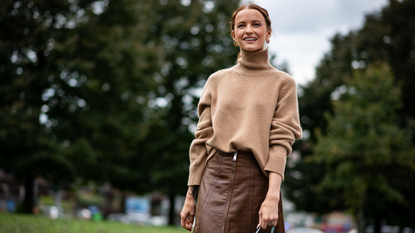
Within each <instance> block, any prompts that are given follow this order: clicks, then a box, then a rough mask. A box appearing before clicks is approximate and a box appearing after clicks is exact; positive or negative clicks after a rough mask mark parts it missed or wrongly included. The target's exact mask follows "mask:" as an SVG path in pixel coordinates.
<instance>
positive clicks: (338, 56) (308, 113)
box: [284, 0, 415, 226]
mask: <svg viewBox="0 0 415 233" xmlns="http://www.w3.org/2000/svg"><path fill="white" fill-rule="evenodd" d="M414 10H415V2H414V1H405V0H404V1H395V0H391V1H389V4H387V5H386V6H385V7H384V8H383V9H382V10H381V11H379V12H374V13H371V14H368V15H366V19H365V22H364V25H363V27H362V28H361V29H358V30H354V31H350V32H349V33H346V34H344V35H341V34H336V35H334V36H333V38H332V39H331V49H330V51H329V52H328V53H326V54H325V55H324V57H323V59H322V60H321V62H320V64H319V65H318V66H317V67H316V78H315V79H314V80H313V81H311V82H310V83H308V84H307V85H305V86H303V87H301V90H300V91H299V93H302V96H300V97H299V108H300V117H301V124H302V127H303V130H304V132H305V133H304V135H306V136H308V138H307V137H306V138H305V139H303V140H301V141H299V142H298V143H296V146H297V148H299V149H300V150H301V157H302V160H301V162H299V163H297V164H296V165H295V166H294V167H292V168H287V172H286V182H284V185H285V188H286V190H287V192H286V193H287V197H288V198H289V199H290V200H291V201H293V202H294V203H295V204H296V207H297V208H298V209H301V210H307V211H310V212H317V213H320V214H322V213H327V212H329V211H332V210H342V209H344V208H345V207H344V205H343V204H344V203H342V202H341V201H337V202H336V201H335V200H333V199H332V198H330V197H333V196H339V194H341V193H339V194H336V193H333V192H334V191H335V190H327V189H324V190H322V189H318V186H319V183H320V181H321V180H322V179H323V177H324V176H325V174H326V173H328V172H329V170H328V168H327V167H326V166H323V165H322V164H318V163H316V162H315V161H314V160H312V159H307V158H308V157H313V156H314V155H313V154H315V153H313V152H314V151H313V147H314V145H315V143H316V140H317V132H320V133H321V134H322V135H325V134H327V133H328V132H329V129H328V123H327V118H326V117H325V116H324V114H331V115H332V114H333V113H334V110H333V108H334V105H333V104H332V102H331V101H332V99H333V98H337V96H338V95H339V94H341V93H342V92H343V91H344V90H345V86H343V85H344V83H345V82H346V81H347V80H345V77H354V75H355V74H356V73H355V72H354V70H365V69H366V68H367V67H369V66H371V65H373V64H376V63H379V62H386V63H387V64H388V65H389V67H391V72H392V73H393V76H394V78H395V80H394V83H395V84H396V83H400V84H401V85H400V87H401V93H402V95H401V99H402V103H403V105H402V108H400V109H399V110H397V114H398V117H397V124H398V126H399V127H400V128H402V129H410V128H411V122H412V121H413V119H414V118H415V115H414V114H413V112H414V111H413V108H414V105H413V104H411V101H412V95H411V91H410V90H412V89H413V87H414V86H413V85H414V83H413V81H414V79H413V77H414V75H413V74H414V72H415V70H414V68H415V64H414V62H415V59H414V58H415V55H414V54H415V53H413V51H414V47H415V44H414V43H413V38H414V37H415V34H414V32H415V24H414V22H415V21H414V20H413V19H414V14H413V12H414ZM414 142H415V137H414V135H413V133H412V143H414ZM399 173H400V176H399V177H407V178H404V179H396V182H395V183H396V184H398V183H399V185H397V187H398V186H399V190H400V191H401V192H404V193H405V196H406V197H410V196H411V195H410V194H411V193H412V196H413V189H408V188H404V187H407V186H406V185H407V182H415V180H414V179H413V178H411V172H410V171H407V170H402V171H400V172H399ZM394 177H397V176H396V174H395V176H394ZM408 177H409V181H408ZM294 194H295V195H294ZM378 201H379V200H378V199H376V198H374V199H373V202H374V203H377V202H378ZM407 201H408V202H409V203H413V199H412V198H408V199H407ZM401 210H402V209H401V208H398V207H396V208H395V207H394V208H392V209H390V210H389V212H393V213H395V215H397V216H404V214H401V213H403V212H401ZM405 211H407V209H405ZM403 222H405V223H403ZM388 223H390V224H392V219H391V218H388ZM393 224H396V225H400V226H404V225H407V226H409V225H411V224H412V222H411V221H410V220H408V219H407V218H405V217H401V218H400V219H399V221H395V220H394V221H393ZM375 225H376V224H375Z"/></svg>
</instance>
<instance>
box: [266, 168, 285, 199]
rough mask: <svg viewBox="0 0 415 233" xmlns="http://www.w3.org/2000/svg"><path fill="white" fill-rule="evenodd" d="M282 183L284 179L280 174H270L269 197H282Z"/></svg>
mask: <svg viewBox="0 0 415 233" xmlns="http://www.w3.org/2000/svg"><path fill="white" fill-rule="evenodd" d="M281 182H282V177H281V175H280V174H278V173H276V172H270V173H269V184H268V192H267V197H270V198H275V197H276V198H278V199H279V197H280V190H281Z"/></svg>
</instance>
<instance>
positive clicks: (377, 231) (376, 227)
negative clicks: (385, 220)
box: [373, 216, 382, 233]
mask: <svg viewBox="0 0 415 233" xmlns="http://www.w3.org/2000/svg"><path fill="white" fill-rule="evenodd" d="M381 232H382V217H379V216H376V217H375V222H374V224H373V233H381Z"/></svg>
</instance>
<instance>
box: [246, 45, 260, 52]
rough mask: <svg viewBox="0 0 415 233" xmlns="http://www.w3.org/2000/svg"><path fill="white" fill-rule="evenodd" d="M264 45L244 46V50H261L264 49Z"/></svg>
mask: <svg viewBox="0 0 415 233" xmlns="http://www.w3.org/2000/svg"><path fill="white" fill-rule="evenodd" d="M262 48H263V46H244V47H243V48H241V49H243V50H245V51H248V52H255V51H259V50H262Z"/></svg>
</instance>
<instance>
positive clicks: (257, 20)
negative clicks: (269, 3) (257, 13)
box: [237, 19, 261, 24]
mask: <svg viewBox="0 0 415 233" xmlns="http://www.w3.org/2000/svg"><path fill="white" fill-rule="evenodd" d="M251 22H260V23H261V20H259V19H254V20H252V21H251ZM240 23H245V21H240V22H238V23H237V24H240Z"/></svg>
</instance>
